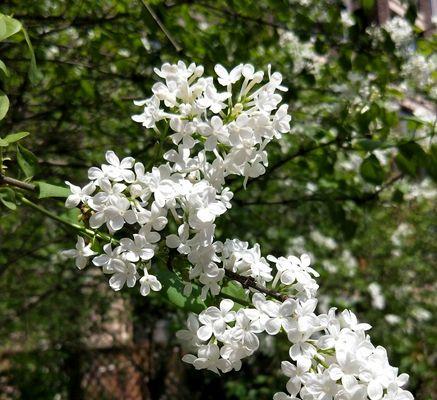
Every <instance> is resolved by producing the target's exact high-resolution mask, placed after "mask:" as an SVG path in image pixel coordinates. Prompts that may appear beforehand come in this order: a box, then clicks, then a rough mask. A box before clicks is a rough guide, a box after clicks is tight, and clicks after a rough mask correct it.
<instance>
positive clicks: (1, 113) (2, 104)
mask: <svg viewBox="0 0 437 400" xmlns="http://www.w3.org/2000/svg"><path fill="white" fill-rule="evenodd" d="M8 110H9V99H8V96H6V94H5V93H3V92H2V91H1V90H0V120H2V119H3V118H4V117H5V115H6V113H7V112H8Z"/></svg>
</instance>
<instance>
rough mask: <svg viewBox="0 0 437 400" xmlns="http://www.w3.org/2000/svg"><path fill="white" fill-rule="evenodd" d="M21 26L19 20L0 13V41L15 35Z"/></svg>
mask: <svg viewBox="0 0 437 400" xmlns="http://www.w3.org/2000/svg"><path fill="white" fill-rule="evenodd" d="M21 28H22V25H21V23H20V21H18V20H16V19H15V18H12V17H9V16H8V15H4V14H0V42H1V41H2V40H5V39H6V38H8V37H9V36H12V35H15V34H16V33H17V32H19V31H20V30H21Z"/></svg>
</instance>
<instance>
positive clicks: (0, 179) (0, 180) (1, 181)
mask: <svg viewBox="0 0 437 400" xmlns="http://www.w3.org/2000/svg"><path fill="white" fill-rule="evenodd" d="M2 185H8V186H15V187H17V188H20V189H24V190H29V191H31V192H34V191H35V189H36V186H35V185H32V184H31V183H27V182H23V181H19V180H18V179H14V178H10V177H9V176H5V175H3V174H0V186H2Z"/></svg>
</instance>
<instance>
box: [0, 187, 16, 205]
mask: <svg viewBox="0 0 437 400" xmlns="http://www.w3.org/2000/svg"><path fill="white" fill-rule="evenodd" d="M0 202H2V203H3V205H4V206H5V207H7V208H9V209H10V210H16V209H17V205H16V204H15V192H14V191H13V190H12V189H11V188H7V187H3V188H0Z"/></svg>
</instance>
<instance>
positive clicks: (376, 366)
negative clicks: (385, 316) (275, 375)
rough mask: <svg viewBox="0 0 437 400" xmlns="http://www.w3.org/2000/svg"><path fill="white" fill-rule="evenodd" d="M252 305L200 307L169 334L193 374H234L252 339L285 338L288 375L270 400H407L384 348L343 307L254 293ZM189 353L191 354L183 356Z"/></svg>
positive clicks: (284, 369)
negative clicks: (323, 309) (322, 309)
mask: <svg viewBox="0 0 437 400" xmlns="http://www.w3.org/2000/svg"><path fill="white" fill-rule="evenodd" d="M252 304H253V306H254V308H252V307H247V308H240V309H238V311H233V308H235V307H234V303H233V301H232V300H228V299H225V300H222V301H221V303H220V306H219V308H217V307H208V308H207V309H206V310H204V311H203V312H201V313H200V314H199V315H195V314H190V315H189V317H188V320H187V330H181V331H179V332H177V336H178V338H179V339H181V340H182V341H183V343H184V345H185V347H186V348H187V350H188V351H189V352H190V353H189V354H187V355H185V356H184V357H183V360H184V361H185V362H187V363H190V364H193V366H194V367H195V368H196V369H208V370H210V371H213V372H216V373H219V371H221V372H224V373H225V372H229V371H231V370H236V371H238V370H240V368H241V360H242V359H243V358H246V357H248V356H250V355H252V354H253V353H254V352H255V351H256V350H257V349H258V347H259V345H260V340H259V338H258V335H259V334H261V333H263V332H265V333H267V334H269V335H277V334H279V333H280V332H283V333H284V334H286V337H287V339H288V341H289V342H290V348H289V359H288V360H285V361H283V362H282V363H281V366H282V372H283V374H284V375H285V376H286V377H287V378H288V382H287V384H286V388H287V392H288V393H284V392H278V393H276V394H275V395H274V400H295V399H298V397H296V396H298V395H299V396H300V397H299V398H301V399H304V400H316V399H317V400H318V399H326V400H331V399H335V400H337V399H339V400H367V399H371V400H381V399H383V400H395V399H396V400H411V399H413V396H412V395H411V393H410V392H408V391H406V390H404V389H402V387H403V386H404V385H405V384H406V383H407V381H408V375H407V374H401V375H399V376H398V369H397V368H394V367H392V366H390V364H389V362H388V358H387V352H386V350H385V349H384V348H383V347H381V346H377V347H375V346H374V345H373V344H372V343H371V341H370V338H369V336H368V335H366V333H365V332H366V331H367V330H369V329H370V328H371V326H370V325H369V324H365V323H359V322H358V320H357V317H356V316H355V314H353V313H352V312H351V311H349V310H345V311H343V312H342V313H341V314H340V315H336V313H335V309H334V308H331V309H330V310H329V311H328V312H327V313H326V314H321V315H316V314H315V309H316V305H317V300H316V299H315V298H312V297H310V298H305V299H295V298H287V299H285V300H284V301H283V302H280V301H277V300H269V299H267V298H266V296H265V295H263V294H261V293H255V294H254V295H253V296H252ZM193 352H194V353H196V355H194V354H191V353H193Z"/></svg>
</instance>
